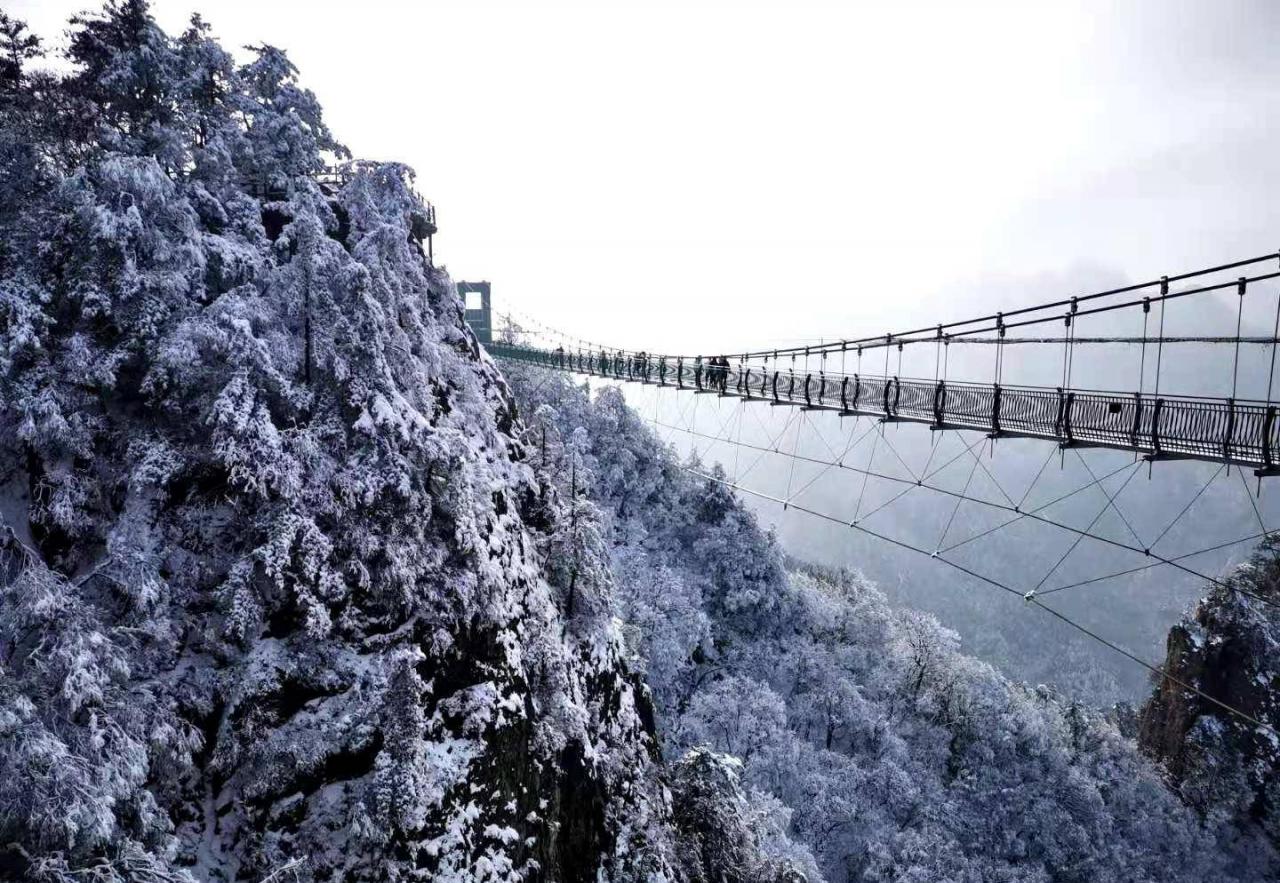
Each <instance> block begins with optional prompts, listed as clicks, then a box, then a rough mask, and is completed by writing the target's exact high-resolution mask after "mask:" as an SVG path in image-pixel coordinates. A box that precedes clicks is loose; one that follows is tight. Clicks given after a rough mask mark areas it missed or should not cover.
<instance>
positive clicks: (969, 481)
mask: <svg viewBox="0 0 1280 883" xmlns="http://www.w3.org/2000/svg"><path fill="white" fill-rule="evenodd" d="M970 453H973V452H972V451H970ZM981 461H982V458H981V457H974V458H973V468H971V469H970V470H969V477H968V478H966V479H965V480H964V489H963V490H961V491H960V496H958V497H956V505H955V508H953V509H952V510H951V517H950V518H948V519H947V524H946V527H944V528H943V529H942V536H940V537H938V542H937V543H936V544H935V545H934V547H933V549H934V551H935V552H937V551H938V550H939V549H941V548H942V544H943V543H945V542H946V541H947V534H949V533H950V532H951V525H952V523H953V522H954V521H955V520H956V513H957V512H959V511H960V504H961V503H963V502H964V501H965V500H966V499H967V497H966V496H965V495H966V494H968V493H969V485H970V484H972V483H973V476H974V474H975V473H977V471H978V464H979V463H980V462H981Z"/></svg>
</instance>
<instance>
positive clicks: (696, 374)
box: [693, 356, 702, 389]
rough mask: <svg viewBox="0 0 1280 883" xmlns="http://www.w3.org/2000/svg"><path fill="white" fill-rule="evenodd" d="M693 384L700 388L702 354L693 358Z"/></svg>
mask: <svg viewBox="0 0 1280 883" xmlns="http://www.w3.org/2000/svg"><path fill="white" fill-rule="evenodd" d="M693 385H694V386H696V387H697V388H698V389H702V356H698V357H697V358H695V359H694V360H693Z"/></svg>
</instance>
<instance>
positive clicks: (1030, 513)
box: [942, 450, 1130, 552]
mask: <svg viewBox="0 0 1280 883" xmlns="http://www.w3.org/2000/svg"><path fill="white" fill-rule="evenodd" d="M1053 453H1057V451H1056V450H1055V451H1054V452H1053ZM1129 465H1130V464H1128V463H1125V464H1123V465H1120V466H1117V467H1116V468H1115V469H1112V470H1111V471H1110V472H1108V473H1107V474H1106V475H1104V476H1102V477H1101V478H1099V479H1096V480H1094V481H1089V482H1086V483H1084V484H1082V485H1080V486H1079V487H1078V488H1076V489H1075V490H1072V491H1068V492H1067V493H1065V494H1062V495H1060V496H1057V497H1054V498H1053V499H1052V500H1050V501H1049V502H1047V503H1041V504H1040V505H1039V506H1036V507H1035V508H1034V509H1028V510H1026V511H1025V512H1024V511H1022V507H1021V506H1018V507H1015V508H1014V509H1013V510H1012V511H1014V512H1016V513H1017V514H1016V515H1014V517H1013V518H1010V519H1009V520H1007V521H1002V522H1000V523H999V524H997V525H995V526H994V527H989V528H987V529H986V530H984V531H982V532H981V533H976V534H974V535H973V536H971V537H968V538H966V539H963V540H961V541H960V542H958V543H952V544H951V545H950V546H948V547H947V548H945V549H943V550H942V551H943V552H950V551H952V550H953V549H958V548H960V547H961V546H963V545H965V544H967V543H971V542H973V541H974V540H980V539H982V538H983V537H985V536H989V535H990V534H993V533H995V532H996V531H998V530H1003V529H1004V528H1006V527H1008V526H1010V525H1011V524H1015V523H1017V522H1019V521H1021V520H1022V519H1024V518H1030V519H1031V520H1033V521H1040V520H1047V521H1048V523H1049V524H1057V522H1055V521H1052V520H1048V519H1040V518H1037V513H1040V512H1043V511H1044V510H1045V509H1049V508H1051V507H1053V506H1056V505H1057V504H1059V503H1062V502H1065V501H1066V500H1069V499H1071V498H1072V497H1074V496H1075V495H1076V494H1082V493H1084V492H1085V491H1087V490H1089V488H1091V487H1093V486H1094V485H1095V484H1098V483H1099V482H1103V481H1106V480H1107V479H1109V478H1112V477H1113V476H1115V475H1118V474H1119V473H1121V472H1123V471H1124V470H1126V469H1128V468H1129ZM988 505H993V506H997V507H998V508H1002V509H1005V508H1007V507H1004V506H999V504H997V503H990V504H988ZM1059 526H1060V527H1065V525H1059ZM1067 529H1068V530H1071V528H1067Z"/></svg>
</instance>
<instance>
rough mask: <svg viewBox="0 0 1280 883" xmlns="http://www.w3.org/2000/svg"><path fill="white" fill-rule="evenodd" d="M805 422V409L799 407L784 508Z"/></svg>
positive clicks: (789, 503) (793, 434) (797, 459)
mask: <svg viewBox="0 0 1280 883" xmlns="http://www.w3.org/2000/svg"><path fill="white" fill-rule="evenodd" d="M806 422H807V415H806V413H805V411H804V410H803V409H801V411H800V423H799V424H797V426H796V431H795V432H793V433H792V434H791V469H790V470H789V471H788V473H787V502H786V503H784V504H783V506H782V508H783V509H784V510H785V509H786V508H787V506H790V505H791V482H793V481H794V480H795V477H796V463H798V462H799V458H798V457H797V456H796V452H797V451H798V450H800V434H801V433H802V432H804V425H805V423H806Z"/></svg>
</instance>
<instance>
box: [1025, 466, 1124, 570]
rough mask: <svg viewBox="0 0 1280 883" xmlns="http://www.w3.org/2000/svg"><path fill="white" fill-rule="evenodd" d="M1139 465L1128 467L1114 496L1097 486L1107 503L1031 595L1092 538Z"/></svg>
mask: <svg viewBox="0 0 1280 883" xmlns="http://www.w3.org/2000/svg"><path fill="white" fill-rule="evenodd" d="M1141 465H1142V461H1141V460H1139V461H1137V462H1135V463H1134V464H1133V465H1132V466H1131V467H1130V471H1129V475H1128V476H1127V477H1126V478H1125V480H1124V482H1123V483H1122V484H1121V485H1120V490H1118V491H1116V492H1115V494H1108V493H1107V490H1106V488H1105V487H1103V486H1102V485H1098V487H1099V488H1102V493H1103V496H1105V497H1106V498H1107V501H1106V502H1105V503H1103V504H1102V508H1101V509H1099V510H1098V514H1097V515H1095V516H1093V520H1092V521H1090V522H1089V526H1088V527H1086V528H1085V529H1084V532H1083V533H1080V534H1078V535H1077V536H1076V538H1075V540H1073V541H1072V543H1071V545H1070V546H1068V547H1067V551H1065V552H1063V553H1062V557H1061V558H1059V559H1058V560H1057V561H1056V562H1054V565H1053V567H1050V568H1049V570H1048V572H1047V573H1045V575H1044V576H1042V577H1040V582H1038V583H1036V587H1035V588H1034V589H1032V590H1031V591H1032V592H1033V593H1034V592H1038V591H1039V590H1040V587H1041V586H1043V585H1044V584H1045V582H1047V581H1048V579H1049V577H1051V576H1053V574H1054V571H1056V570H1057V569H1058V568H1059V567H1061V566H1062V562H1064V561H1066V560H1067V558H1068V557H1070V555H1071V553H1072V552H1074V551H1075V550H1076V547H1077V546H1079V545H1080V543H1082V542H1083V541H1084V538H1085V536H1086V535H1088V536H1092V534H1089V531H1091V530H1093V526H1094V525H1095V524H1097V523H1098V521H1099V520H1100V519H1101V518H1102V516H1103V515H1106V514H1107V509H1109V508H1110V507H1111V501H1112V500H1113V499H1115V497H1118V496H1120V494H1121V493H1123V492H1124V489H1125V488H1127V487H1128V486H1129V482H1131V481H1133V477H1134V476H1135V475H1137V474H1138V467H1139V466H1141Z"/></svg>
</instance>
